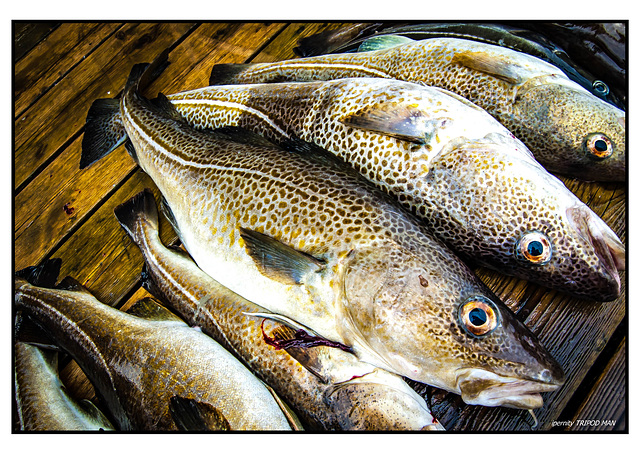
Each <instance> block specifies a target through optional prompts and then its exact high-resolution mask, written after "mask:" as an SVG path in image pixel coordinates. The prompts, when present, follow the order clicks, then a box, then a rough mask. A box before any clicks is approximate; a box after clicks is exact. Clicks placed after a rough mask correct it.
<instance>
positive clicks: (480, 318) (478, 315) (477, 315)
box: [469, 308, 487, 326]
mask: <svg viewBox="0 0 640 453" xmlns="http://www.w3.org/2000/svg"><path fill="white" fill-rule="evenodd" d="M469 321H471V324H473V325H474V326H481V325H483V324H484V323H485V322H487V314H486V313H485V311H484V310H482V309H480V308H474V309H473V310H471V311H470V312H469Z"/></svg>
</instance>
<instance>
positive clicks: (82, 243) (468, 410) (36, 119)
mask: <svg viewBox="0 0 640 453" xmlns="http://www.w3.org/2000/svg"><path fill="white" fill-rule="evenodd" d="M341 25H342V24H340V23H330V24H326V23H325V24H321V23H242V22H233V23H187V22H176V23H115V22H110V23H89V22H83V23H57V22H39V23H34V24H29V23H19V22H14V23H13V27H14V30H13V31H14V55H13V57H14V84H13V89H14V121H15V129H14V132H15V134H14V168H13V175H14V180H13V187H14V269H15V270H17V269H21V268H24V267H26V266H30V265H36V264H39V263H41V262H42V261H43V260H45V259H48V258H53V257H59V258H61V259H62V262H63V264H62V269H61V276H65V275H71V276H73V277H74V278H76V279H77V280H79V281H81V282H82V283H83V284H85V285H86V286H87V287H88V288H89V289H90V290H91V291H92V292H93V293H94V294H95V295H96V296H97V297H98V298H99V299H100V300H102V301H103V302H105V303H108V304H110V305H113V306H118V307H120V306H122V305H124V304H126V303H127V302H128V301H130V300H131V299H132V298H134V299H137V298H140V297H144V296H145V295H147V294H146V292H145V291H144V290H143V289H141V288H140V283H139V273H140V270H141V267H142V257H141V255H140V252H139V250H138V249H137V248H136V247H135V246H134V245H132V243H131V241H129V239H128V238H127V237H126V235H125V233H124V232H123V230H122V229H121V228H120V226H119V225H118V223H117V221H116V219H115V217H114V215H113V208H114V207H115V206H116V205H118V204H119V203H121V202H123V201H125V200H126V199H128V198H129V197H131V196H132V195H133V194H135V193H137V192H138V191H140V190H142V189H143V188H145V187H149V188H151V189H152V190H154V191H155V192H156V193H157V189H156V188H155V186H154V184H153V182H152V181H151V180H150V178H149V177H148V176H146V175H145V174H144V173H143V172H142V171H141V170H140V169H139V168H137V166H136V165H135V163H134V162H133V160H132V159H131V158H130V157H129V155H128V154H127V153H126V151H125V150H124V148H123V147H120V148H119V149H118V150H116V152H114V153H112V154H111V155H109V156H108V157H107V158H106V159H103V160H102V161H100V162H99V163H97V164H95V165H92V166H91V167H89V168H87V169H85V170H82V171H81V170H80V169H79V168H78V164H79V160H80V152H81V141H82V134H83V126H84V122H85V118H86V114H87V111H88V109H89V107H90V105H91V103H92V102H93V101H94V100H95V99H98V98H104V97H115V96H116V95H117V94H118V93H119V92H120V91H121V90H122V88H123V86H124V83H125V80H126V78H127V76H128V74H129V71H130V69H131V67H132V66H133V64H135V63H139V62H148V61H151V60H153V59H154V57H156V56H157V55H158V54H159V53H160V52H161V51H163V50H166V49H168V50H170V53H169V60H170V64H169V66H168V67H167V69H166V70H165V71H164V72H163V73H162V74H161V75H160V77H159V78H158V79H157V80H156V81H155V82H154V83H153V84H152V85H151V86H150V87H149V93H150V94H155V93H157V92H158V91H160V92H163V93H165V94H170V93H173V92H178V91H184V90H187V89H193V88H198V87H201V86H205V85H206V84H207V81H208V76H209V71H210V69H211V66H212V65H213V64H215V63H245V62H268V61H277V60H281V59H288V58H294V57H295V55H294V53H293V48H294V47H295V46H296V43H297V40H298V39H299V38H301V37H304V36H309V35H312V34H314V33H317V32H319V31H322V30H326V29H330V28H337V27H339V26H341ZM563 181H565V183H566V184H567V186H568V187H569V188H570V189H571V190H573V191H574V192H575V193H576V194H577V196H578V197H579V198H581V199H582V200H583V201H584V202H585V203H587V204H588V205H589V206H590V207H591V208H592V209H593V210H594V211H595V212H596V213H598V214H599V215H601V216H602V218H603V219H604V220H605V221H606V222H607V223H608V224H609V225H610V226H611V227H612V228H613V230H614V231H615V232H616V233H617V234H618V235H619V236H620V238H621V239H622V240H623V241H626V204H627V187H626V185H625V184H598V183H585V182H582V181H578V180H573V179H563ZM161 228H162V237H163V240H164V241H165V243H169V242H173V241H175V240H176V236H175V233H174V232H173V231H172V230H171V228H170V227H169V225H168V223H167V222H166V221H163V223H162V225H161ZM476 272H477V274H478V275H479V276H480V278H481V279H482V280H483V281H484V282H485V283H487V284H488V285H489V286H490V287H491V288H492V289H493V290H494V291H495V293H496V294H497V295H498V296H499V297H501V298H502V299H503V300H504V301H505V302H506V303H507V305H508V306H509V307H510V308H511V309H512V310H513V311H514V312H515V313H516V314H517V316H518V318H519V319H520V320H522V321H523V322H525V323H526V324H527V326H528V327H529V328H530V329H531V330H532V331H533V332H534V333H535V334H536V335H537V336H538V337H539V338H540V339H541V341H542V342H543V343H544V344H545V346H546V347H547V348H548V349H549V351H550V352H551V353H552V354H553V355H554V356H555V357H556V359H557V360H558V361H559V362H560V363H561V364H562V366H563V368H564V370H565V373H566V375H567V382H566V384H565V385H564V386H563V387H562V388H561V389H560V390H558V391H556V392H553V393H550V394H546V395H545V396H544V400H545V405H544V407H542V408H540V409H537V410H536V411H535V415H536V417H537V419H538V422H539V425H538V426H537V427H536V428H533V429H535V430H541V431H564V430H566V431H584V430H586V431H598V432H600V431H621V430H622V431H624V430H626V429H628V428H627V426H628V423H627V416H626V414H627V408H626V380H627V373H626V369H627V366H626V365H627V363H626V357H627V348H626V345H627V336H626V333H627V317H626V281H625V284H624V287H625V291H624V293H623V295H622V296H621V297H620V298H619V299H617V300H616V301H613V302H609V303H598V302H584V301H578V300H574V299H572V298H570V297H568V296H565V295H563V294H560V293H557V292H555V291H551V290H547V289H545V288H542V287H539V286H537V285H535V284H532V283H527V282H524V281H520V280H516V279H513V278H509V277H505V276H503V275H500V274H498V273H496V272H493V271H488V270H485V269H476ZM622 277H623V279H626V274H625V273H624V272H623V273H622ZM63 377H64V380H65V382H66V383H67V385H68V387H69V388H70V389H71V391H72V392H74V393H75V394H77V395H79V396H89V397H92V396H93V393H92V392H93V390H92V388H91V386H90V385H88V384H87V382H86V378H84V377H83V375H82V373H81V372H80V371H79V369H78V368H77V366H75V365H74V364H73V363H70V364H69V365H67V366H66V368H65V370H64V371H63ZM412 385H413V386H414V387H415V388H416V390H418V391H419V392H420V393H421V394H422V395H424V396H425V398H427V399H428V402H429V403H430V404H431V407H432V409H433V413H434V415H435V416H436V417H437V418H438V419H439V420H440V421H441V422H442V423H443V425H444V426H445V427H446V428H447V429H448V430H450V431H529V430H531V429H532V426H531V425H532V424H533V419H532V418H531V416H530V414H529V413H527V412H526V411H518V410H512V409H504V408H486V407H479V406H468V405H465V404H464V403H463V402H462V400H461V399H460V397H458V396H456V395H453V394H448V393H446V392H443V391H441V390H437V389H432V388H427V387H425V386H423V385H421V384H417V383H412Z"/></svg>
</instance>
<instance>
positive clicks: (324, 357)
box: [116, 192, 433, 430]
mask: <svg viewBox="0 0 640 453" xmlns="http://www.w3.org/2000/svg"><path fill="white" fill-rule="evenodd" d="M142 196H144V197H146V198H148V200H147V201H145V203H146V206H145V207H144V208H141V196H140V195H138V196H136V197H134V198H133V199H131V200H130V201H128V202H126V203H124V204H123V205H121V207H119V208H118V209H117V210H116V215H117V216H118V219H119V221H120V222H121V223H122V224H123V226H125V229H127V231H130V236H131V237H132V239H133V240H134V241H135V242H136V243H137V244H138V246H139V247H140V250H141V251H142V253H143V255H144V257H145V261H146V263H147V270H148V275H149V278H150V280H149V281H147V282H145V286H146V287H148V288H149V289H150V290H151V291H152V292H153V293H156V292H159V293H161V294H162V297H163V299H164V300H166V301H167V302H168V303H169V304H170V306H171V307H172V308H173V309H174V310H176V312H178V313H180V314H181V315H182V316H183V317H184V318H185V319H186V320H188V322H189V323H190V324H191V325H195V326H199V327H200V328H201V329H202V331H203V332H205V333H207V334H209V335H211V336H212V337H214V338H215V339H216V340H218V341H219V342H220V343H221V344H224V345H225V346H227V347H228V349H229V350H231V351H233V352H234V353H235V354H236V355H237V356H238V357H239V358H240V359H241V360H242V361H243V362H244V363H245V364H247V366H248V367H249V368H250V369H252V370H254V372H255V373H256V374H257V375H258V376H259V377H260V378H261V379H263V380H264V381H265V382H266V383H267V384H268V385H270V386H271V387H272V388H273V389H274V390H275V391H276V393H277V394H278V395H280V396H281V397H283V398H284V399H285V400H286V401H287V403H288V404H289V405H290V406H291V407H292V408H294V410H295V412H296V413H297V414H298V416H300V417H301V418H302V419H303V420H304V421H305V422H306V425H307V426H309V427H311V428H312V429H324V430H333V429H376V430H389V429H403V430H420V429H422V428H424V427H425V426H433V418H432V416H431V414H430V413H429V411H428V409H427V406H426V404H425V402H424V401H423V400H422V399H421V398H420V397H419V396H418V395H417V394H416V393H415V392H414V391H413V390H411V389H410V388H409V387H408V386H407V385H406V384H405V383H404V382H403V381H402V379H401V378H400V377H398V376H396V375H395V374H391V373H388V372H385V371H382V370H380V369H377V371H376V373H377V375H378V376H383V378H379V379H378V382H376V383H372V382H366V381H365V382H360V381H362V379H361V380H359V381H356V382H358V383H357V384H355V383H354V384H350V385H349V387H350V388H351V387H353V388H354V390H353V392H354V393H356V392H357V393H358V397H357V398H353V399H352V398H351V397H350V396H349V392H344V391H338V392H336V391H333V387H334V385H335V384H339V383H341V382H343V381H345V380H351V379H352V378H353V377H355V376H361V375H364V374H367V373H371V372H372V371H373V370H374V368H373V367H372V366H371V365H368V364H365V363H362V362H360V361H358V360H357V359H356V357H355V356H354V355H352V354H350V353H348V352H344V351H342V350H338V349H334V348H329V347H326V346H318V347H315V348H313V349H312V350H311V351H312V352H311V353H310V354H311V355H314V356H317V357H318V361H317V363H315V365H314V368H315V369H316V370H320V371H325V372H326V374H325V375H324V376H323V377H322V379H320V378H318V377H316V376H315V375H313V374H312V373H311V372H309V371H307V370H306V369H305V368H303V366H302V365H301V364H300V363H299V362H298V361H297V360H294V359H293V358H292V357H291V355H290V354H289V353H288V352H286V351H285V350H283V349H280V350H278V349H275V348H274V347H273V346H270V345H268V344H267V343H265V341H264V340H263V336H262V335H263V334H262V328H263V327H264V330H265V332H266V333H267V334H268V335H270V336H273V335H272V334H270V331H271V330H272V328H273V327H274V325H275V324H274V322H272V321H265V322H264V325H263V319H262V318H258V317H254V316H250V315H247V314H246V313H264V312H265V310H264V308H262V307H260V306H258V305H256V304H253V303H251V302H249V301H248V300H246V299H243V298H242V297H240V296H238V295H237V294H234V293H233V292H231V291H229V290H228V289H226V288H224V287H222V286H221V285H220V284H219V283H218V282H216V281H215V280H213V279H212V278H211V277H209V276H208V275H207V274H205V273H204V272H202V270H200V269H199V268H198V267H197V266H196V264H195V263H194V262H193V261H192V260H191V259H190V258H189V257H188V256H185V255H183V254H180V253H178V252H176V251H174V250H170V249H167V248H165V247H164V245H163V244H162V243H161V241H160V238H159V236H158V225H157V213H156V212H155V201H154V200H153V195H152V194H151V193H150V192H145V193H143V194H142ZM123 211H124V213H123ZM145 211H150V212H145ZM128 213H130V214H128ZM314 362H315V361H314ZM316 372H318V371H316ZM355 389H357V390H355ZM382 389H384V390H382ZM381 407H383V409H381ZM356 408H357V409H358V410H357V411H356V410H354V409H356ZM384 408H390V410H387V411H385V409H384Z"/></svg>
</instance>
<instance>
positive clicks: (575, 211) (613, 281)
mask: <svg viewBox="0 0 640 453" xmlns="http://www.w3.org/2000/svg"><path fill="white" fill-rule="evenodd" d="M567 218H568V219H569V224H570V225H571V226H572V227H573V228H574V230H575V231H576V232H577V234H578V235H580V236H581V237H582V238H583V239H584V240H586V241H588V242H589V243H590V244H591V246H592V247H593V251H594V253H595V255H596V256H597V257H598V259H599V261H600V263H601V265H602V271H601V273H600V276H601V279H602V281H603V282H604V284H605V286H606V287H607V288H608V290H609V294H610V297H609V298H608V299H611V300H613V299H615V298H617V297H619V296H620V293H621V291H622V282H621V278H620V273H619V271H623V270H625V268H626V249H625V246H624V244H623V243H622V242H621V241H620V239H619V238H618V237H617V236H616V234H615V233H614V232H613V231H612V230H611V228H609V226H608V225H607V224H606V223H605V222H604V221H603V220H602V219H601V218H600V217H598V216H597V215H596V214H595V213H594V212H592V211H591V210H589V209H588V208H587V207H586V206H573V207H570V208H568V209H567Z"/></svg>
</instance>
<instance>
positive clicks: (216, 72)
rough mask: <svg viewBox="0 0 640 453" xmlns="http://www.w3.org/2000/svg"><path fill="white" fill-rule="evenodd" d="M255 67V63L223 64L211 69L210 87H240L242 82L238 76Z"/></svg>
mask: <svg viewBox="0 0 640 453" xmlns="http://www.w3.org/2000/svg"><path fill="white" fill-rule="evenodd" d="M254 65H255V63H246V64H241V63H239V64H235V63H222V64H217V65H214V66H213V68H211V76H210V77H209V85H239V84H241V83H242V82H241V81H240V79H239V77H238V74H240V73H242V72H243V71H245V70H247V69H249V68H251V67H252V66H254Z"/></svg>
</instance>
